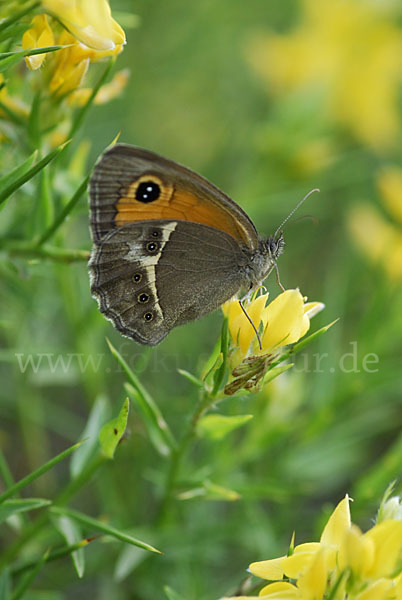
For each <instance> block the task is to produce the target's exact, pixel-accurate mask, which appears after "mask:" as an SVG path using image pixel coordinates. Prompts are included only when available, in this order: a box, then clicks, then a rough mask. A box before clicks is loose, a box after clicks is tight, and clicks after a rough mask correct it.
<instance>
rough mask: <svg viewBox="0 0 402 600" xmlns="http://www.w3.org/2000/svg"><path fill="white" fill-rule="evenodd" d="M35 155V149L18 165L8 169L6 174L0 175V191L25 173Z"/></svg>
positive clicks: (32, 162) (36, 154) (36, 153)
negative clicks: (10, 169)
mask: <svg viewBox="0 0 402 600" xmlns="http://www.w3.org/2000/svg"><path fill="white" fill-rule="evenodd" d="M37 156H38V151H37V150H35V152H34V153H33V154H31V156H28V158H27V159H26V160H24V162H23V163H21V164H20V165H18V167H15V169H13V170H12V171H10V173H7V175H3V176H2V177H0V191H1V190H3V189H6V188H7V187H9V186H10V185H12V184H13V183H14V182H15V181H18V179H20V178H21V177H22V176H23V175H25V173H27V171H29V169H30V168H31V167H32V165H33V164H34V162H35V160H36V157H37Z"/></svg>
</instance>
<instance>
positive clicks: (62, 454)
mask: <svg viewBox="0 0 402 600" xmlns="http://www.w3.org/2000/svg"><path fill="white" fill-rule="evenodd" d="M81 444H83V442H78V444H74V446H70V448H67V450H64V451H63V452H60V454H57V456H55V457H54V458H52V459H51V460H49V461H48V462H46V463H45V464H44V465H42V466H41V467H39V468H38V469H35V471H32V473H29V475H27V476H26V477H24V478H23V479H20V481H17V483H14V485H12V486H11V487H9V488H8V490H6V491H5V492H3V493H2V494H1V495H0V503H3V502H5V500H8V498H10V497H11V496H14V494H16V493H17V492H19V491H20V490H22V489H23V488H24V487H26V486H27V485H29V484H30V483H32V482H33V481H35V479H38V477H40V476H41V475H43V474H44V473H46V472H47V471H49V470H50V469H52V468H53V467H54V466H55V465H57V464H58V463H59V462H61V461H62V460H64V459H65V458H67V456H70V454H71V453H72V452H74V450H76V449H77V448H79V447H80V446H81Z"/></svg>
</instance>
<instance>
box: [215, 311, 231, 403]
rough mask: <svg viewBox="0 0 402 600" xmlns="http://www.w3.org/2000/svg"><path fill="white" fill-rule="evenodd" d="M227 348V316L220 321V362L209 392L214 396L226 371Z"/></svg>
mask: <svg viewBox="0 0 402 600" xmlns="http://www.w3.org/2000/svg"><path fill="white" fill-rule="evenodd" d="M228 348H229V321H228V319H227V317H225V318H224V319H223V323H222V331H221V354H222V359H223V360H222V364H221V366H220V367H219V369H217V370H216V371H215V373H214V386H213V389H212V392H211V395H212V396H216V394H217V393H218V391H219V389H220V387H221V385H222V382H223V379H224V377H225V372H226V361H227V357H228Z"/></svg>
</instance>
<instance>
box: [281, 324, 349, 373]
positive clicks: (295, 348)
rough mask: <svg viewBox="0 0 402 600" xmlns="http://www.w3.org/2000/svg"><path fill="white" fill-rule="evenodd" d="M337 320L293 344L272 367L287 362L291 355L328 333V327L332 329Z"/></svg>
mask: <svg viewBox="0 0 402 600" xmlns="http://www.w3.org/2000/svg"><path fill="white" fill-rule="evenodd" d="M338 320H339V319H335V321H332V323H329V325H325V327H321V328H320V329H318V330H317V331H315V332H314V333H312V334H311V335H309V336H308V337H306V338H304V339H302V340H301V342H298V343H297V344H295V345H294V346H292V347H291V348H290V349H289V350H288V351H287V352H284V354H282V355H281V356H280V358H279V359H278V360H277V361H275V362H274V363H272V364H273V366H276V365H279V364H280V363H282V362H283V361H284V360H287V359H288V358H289V357H290V356H292V355H293V354H296V353H297V352H300V350H303V348H305V347H306V346H308V345H309V344H311V342H314V341H315V340H316V339H317V338H318V337H320V336H321V335H322V334H323V333H325V332H326V331H328V329H329V328H330V327H332V325H334V324H335V323H337V322H338Z"/></svg>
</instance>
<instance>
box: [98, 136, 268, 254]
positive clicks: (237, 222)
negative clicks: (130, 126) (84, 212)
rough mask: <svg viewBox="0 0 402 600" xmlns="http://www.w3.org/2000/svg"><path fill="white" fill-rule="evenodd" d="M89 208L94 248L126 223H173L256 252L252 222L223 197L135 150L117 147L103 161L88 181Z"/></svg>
mask: <svg viewBox="0 0 402 600" xmlns="http://www.w3.org/2000/svg"><path fill="white" fill-rule="evenodd" d="M147 189H149V190H150V191H151V194H148V193H147V191H146V190H147ZM90 208H91V231H92V237H93V239H94V241H97V242H98V241H99V240H101V239H102V238H103V237H104V236H105V235H107V234H108V233H109V232H110V231H111V230H113V229H116V228H118V227H122V226H124V225H126V224H128V223H135V222H138V221H148V220H161V219H171V220H175V221H189V222H193V223H200V224H202V225H209V226H210V227H215V228H217V229H219V230H221V231H224V232H225V233H227V234H229V235H231V236H232V237H233V238H234V239H235V240H237V242H238V243H239V244H242V245H245V246H247V247H248V248H250V249H255V248H257V247H258V235H257V231H256V229H255V227H254V225H253V223H252V221H251V220H250V219H249V217H248V216H247V215H246V213H245V212H244V211H243V210H242V209H241V208H240V207H239V206H238V205H237V204H236V203H235V202H233V201H232V200H231V199H230V198H229V197H228V196H226V194H224V193H223V192H222V191H221V190H219V189H218V188H217V187H215V186H214V185H213V184H212V183H210V182H209V181H208V180H207V179H205V178H204V177H201V176H200V175H198V174H197V173H195V172H193V171H191V170H190V169H187V168H186V167H183V166H182V165H179V164H177V163H175V162H173V161H171V160H168V159H166V158H163V157H161V156H159V155H158V154H155V153H153V152H150V151H149V150H144V149H142V148H137V147H135V146H129V145H126V144H116V145H114V146H112V147H111V148H109V149H108V150H107V151H106V152H105V153H104V154H103V155H102V156H101V158H100V160H99V161H98V163H97V164H96V166H95V169H94V172H93V175H92V178H91V183H90Z"/></svg>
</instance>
